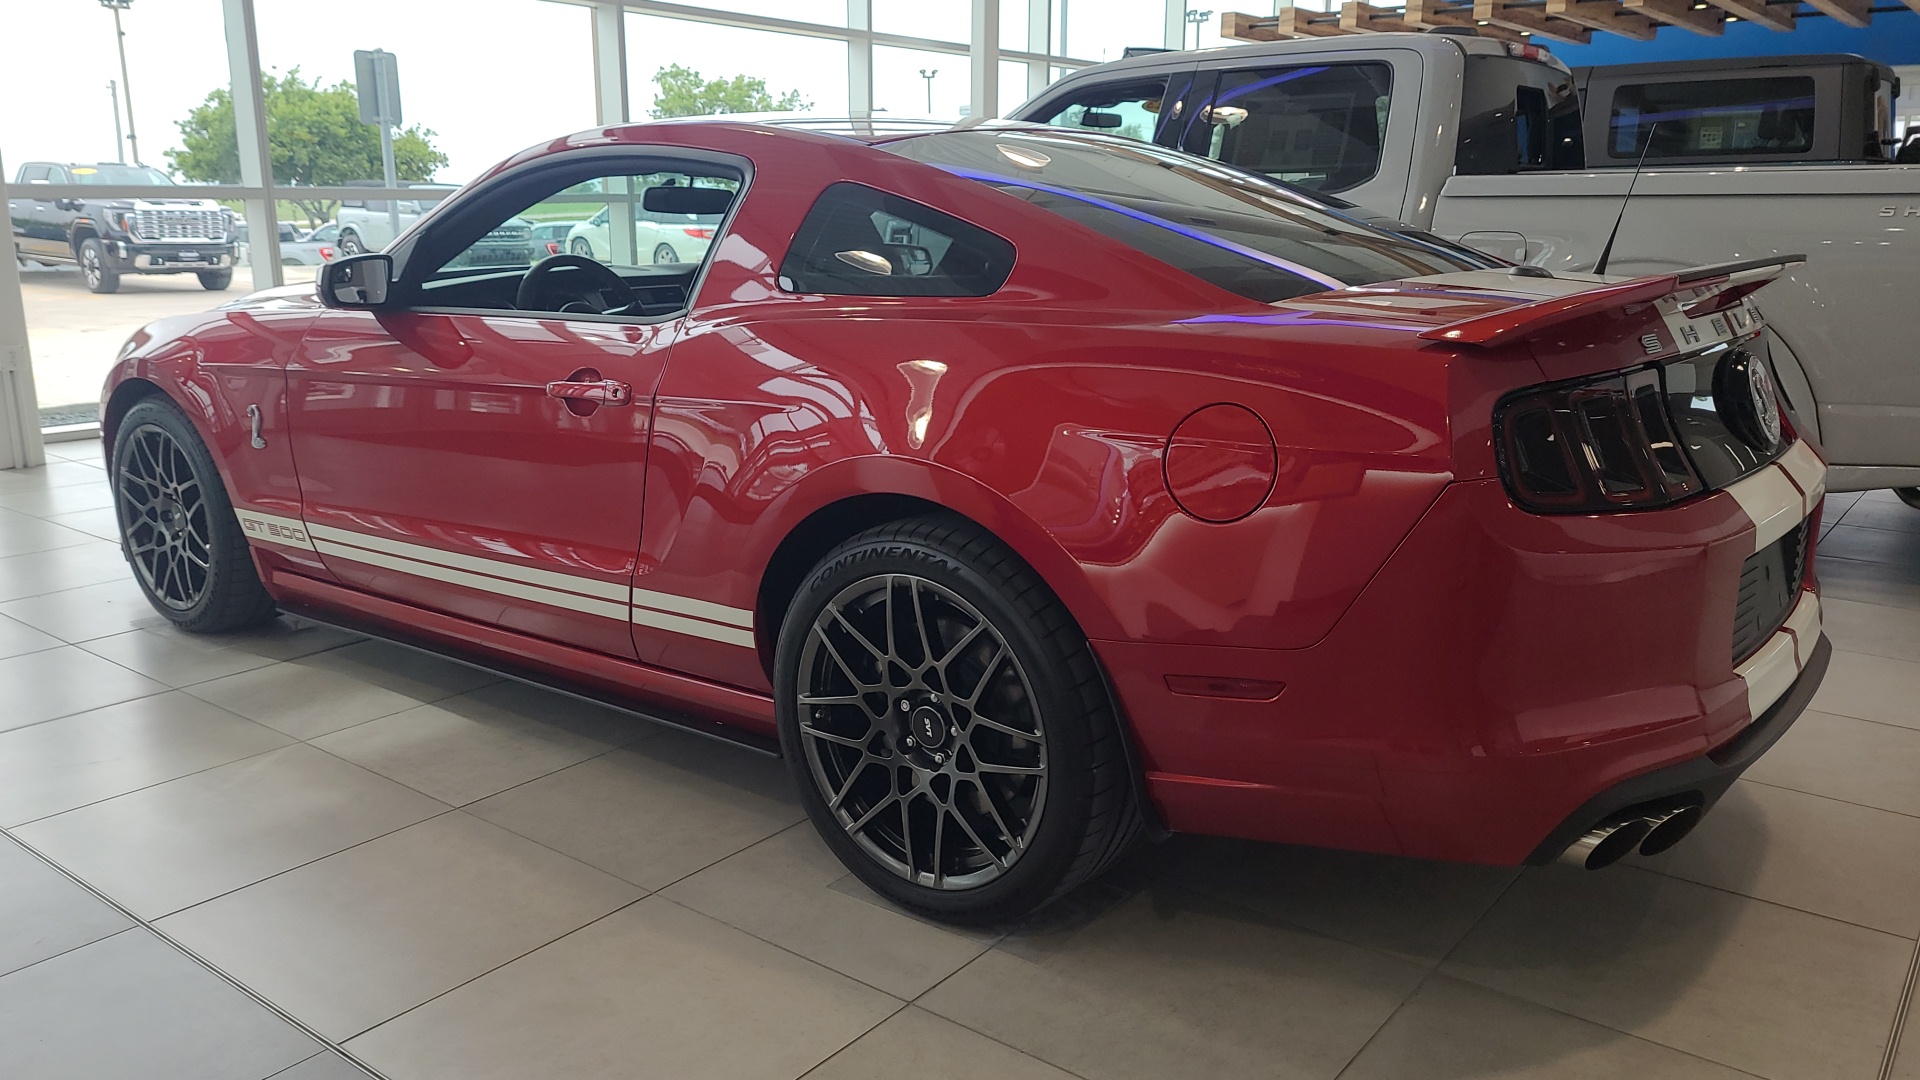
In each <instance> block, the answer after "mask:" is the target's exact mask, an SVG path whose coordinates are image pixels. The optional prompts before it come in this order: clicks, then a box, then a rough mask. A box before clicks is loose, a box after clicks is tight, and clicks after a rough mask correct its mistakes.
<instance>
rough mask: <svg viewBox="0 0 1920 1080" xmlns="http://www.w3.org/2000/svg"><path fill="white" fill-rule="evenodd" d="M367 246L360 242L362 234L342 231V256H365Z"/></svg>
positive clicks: (349, 230) (347, 230) (350, 230)
mask: <svg viewBox="0 0 1920 1080" xmlns="http://www.w3.org/2000/svg"><path fill="white" fill-rule="evenodd" d="M366 250H367V245H366V244H364V243H362V242H361V241H360V234H359V233H357V232H354V231H353V230H352V229H342V230H340V254H342V255H364V254H365V253H366Z"/></svg>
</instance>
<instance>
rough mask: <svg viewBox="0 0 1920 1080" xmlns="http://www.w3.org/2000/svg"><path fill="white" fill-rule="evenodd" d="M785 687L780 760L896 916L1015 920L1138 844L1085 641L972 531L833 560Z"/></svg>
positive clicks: (878, 536) (948, 527) (903, 526)
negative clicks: (895, 907)
mask: <svg viewBox="0 0 1920 1080" xmlns="http://www.w3.org/2000/svg"><path fill="white" fill-rule="evenodd" d="M774 671H775V695H774V696H775V701H776V703H777V704H776V711H777V713H778V718H779V727H780V745H781V748H782V750H784V751H785V754H786V758H787V763H788V767H789V769H790V770H791V771H792V774H793V778H794V781H795V784H796V785H797V786H798V788H799V789H800V800H801V803H802V804H803V805H804V806H805V807H806V809H807V813H808V815H809V816H810V817H811V818H812V819H813V823H814V827H815V828H817V829H818V830H819V831H820V834H821V836H822V837H823V838H824V839H825V840H826V843H827V846H828V847H830V848H832V849H833V852H834V854H835V855H837V856H838V857H839V858H840V861H841V862H842V863H844V864H846V866H847V868H848V869H849V870H851V871H853V873H854V874H855V875H856V876H858V877H859V878H860V879H861V880H862V881H864V882H866V884H867V886H868V887H869V888H871V889H873V890H874V891H875V892H878V893H880V894H881V895H883V896H886V897H888V898H889V899H891V900H893V901H894V902H895V903H897V904H899V905H901V906H902V907H906V908H910V909H912V910H914V911H918V912H921V913H923V914H926V915H929V916H932V917H934V918H939V919H945V920H949V921H952V922H963V923H997V922H1005V921H1007V920H1010V919H1015V918H1019V917H1021V916H1023V915H1026V914H1027V913H1029V912H1031V911H1033V910H1035V909H1037V908H1040V907H1042V906H1044V905H1045V904H1047V903H1049V902H1051V901H1053V900H1055V899H1057V898H1059V897H1060V896H1063V895H1065V894H1066V893H1067V892H1068V891H1070V890H1071V889H1073V888H1075V887H1076V886H1078V885H1080V884H1082V883H1084V882H1086V881H1088V880H1089V879H1091V878H1092V877H1093V876H1094V875H1096V874H1098V873H1100V872H1101V871H1102V870H1104V869H1105V868H1106V867H1107V866H1108V865H1109V864H1111V863H1112V862H1113V860H1114V859H1116V858H1117V857H1118V856H1119V855H1121V854H1122V853H1123V852H1124V851H1125V850H1126V848H1127V846H1128V844H1129V843H1130V842H1131V841H1132V840H1133V838H1134V837H1135V836H1136V835H1137V834H1138V832H1139V830H1140V826H1141V817H1140V813H1139V809H1138V807H1137V806H1136V805H1135V803H1134V796H1133V787H1132V784H1131V783H1130V778H1129V777H1128V775H1127V769H1128V765H1127V755H1126V754H1125V752H1124V749H1123V747H1122V745H1121V742H1120V740H1121V739H1122V738H1123V737H1124V735H1123V733H1122V732H1121V729H1120V723H1119V720H1118V718H1117V717H1116V716H1115V713H1114V709H1113V704H1112V702H1111V700H1110V699H1109V697H1108V695H1107V690H1106V684H1105V681H1104V680H1103V679H1102V678H1101V675H1100V670H1099V668H1098V666H1097V665H1096V664H1095V662H1094V657H1093V650H1092V649H1091V648H1090V647H1089V646H1088V644H1087V639H1086V637H1085V635H1083V634H1082V633H1081V632H1080V628H1079V627H1078V626H1077V625H1075V623H1074V621H1073V619H1072V617H1071V616H1070V615H1069V614H1068V613H1067V610H1066V608H1065V607H1064V606H1063V605H1062V604H1061V603H1060V601H1059V599H1057V598H1056V597H1055V596H1054V595H1053V593H1052V591H1051V590H1049V589H1048V588H1047V587H1046V585H1045V583H1044V582H1042V581H1041V580H1040V578H1039V577H1038V576H1037V575H1036V574H1035V573H1034V572H1033V570H1031V569H1030V568H1028V567H1027V566H1026V564H1024V563H1023V562H1021V561H1020V559H1019V557H1018V556H1016V555H1014V553H1013V552H1012V551H1010V550H1008V549H1007V547H1006V546H1005V545H1004V544H1002V543H1001V542H1000V541H999V540H997V539H996V538H995V537H993V536H992V535H990V534H989V533H987V532H986V531H985V530H983V529H981V528H980V527H979V526H977V525H974V524H973V523H972V522H969V521H964V520H960V519H956V518H951V517H945V516H938V517H931V516H930V517H924V518H914V519H910V520H907V521H900V522H895V523H893V524H889V525H882V526H879V527H877V528H874V529H870V530H868V531H867V532H864V533H862V534H860V535H859V536H856V537H854V538H853V539H851V540H848V541H846V542H845V543H843V544H841V545H840V546H839V547H837V548H835V549H834V550H833V551H831V552H829V553H828V554H827V556H826V557H825V558H824V559H822V560H821V562H820V564H819V565H818V566H817V567H816V568H815V569H814V571H813V572H812V573H811V574H810V575H809V576H808V577H807V579H806V581H805V583H804V584H802V585H801V587H800V591H799V594H798V595H797V596H796V597H795V598H794V601H793V604H792V606H791V607H790V608H789V609H788V611H787V616H786V620H785V622H784V624H783V625H782V626H781V629H780V640H779V646H778V649H777V651H776V655H775V668H774Z"/></svg>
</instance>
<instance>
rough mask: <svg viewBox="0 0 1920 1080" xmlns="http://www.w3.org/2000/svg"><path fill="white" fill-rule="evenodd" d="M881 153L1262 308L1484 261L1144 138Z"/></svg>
mask: <svg viewBox="0 0 1920 1080" xmlns="http://www.w3.org/2000/svg"><path fill="white" fill-rule="evenodd" d="M882 149H885V150H888V151H890V152H892V153H896V154H899V155H901V156H902V157H909V158H913V159H914V160H916V161H924V162H926V163H928V164H931V165H938V166H940V167H942V168H945V169H947V170H949V171H951V172H954V173H957V174H959V175H961V176H965V177H968V178H970V179H974V180H978V181H980V182H982V183H986V184H991V185H993V186H995V187H997V188H999V189H1000V190H1002V191H1004V192H1006V193H1008V194H1010V195H1013V196H1015V197H1017V198H1022V199H1026V200H1027V201H1029V202H1032V203H1033V204H1034V205H1036V206H1040V207H1042V208H1044V209H1047V210H1051V211H1053V212H1054V213H1057V214H1060V215H1061V216H1063V217H1068V218H1071V219H1073V220H1074V221H1076V222H1078V223H1080V224H1082V225H1085V226H1086V227H1088V228H1090V229H1093V230H1095V231H1097V232H1100V233H1103V234H1105V235H1107V236H1109V237H1112V238H1113V239H1116V240H1119V241H1120V242H1122V243H1125V244H1127V245H1129V246H1131V247H1134V248H1137V249H1138V250H1140V251H1142V252H1145V253H1146V254H1148V255H1151V256H1153V257H1154V258H1156V259H1159V260H1161V261H1162V262H1165V263H1168V264H1170V265H1172V266H1175V267H1178V268H1179V269H1181V270H1185V271H1186V272H1188V273H1190V274H1193V275H1194V276H1196V277H1199V278H1202V279H1204V280H1206V281H1209V282H1212V283H1213V284H1215V285H1218V286H1220V287H1221V288H1223V289H1227V290H1229V291H1231V292H1234V293H1237V294H1239V295H1241V296H1244V297H1247V298H1248V299H1251V300H1257V301H1260V302H1262V303H1271V302H1273V301H1275V300H1281V299H1285V298H1287V297H1290V296H1299V295H1302V294H1304V293H1310V292H1321V291H1324V290H1326V289H1337V288H1340V287H1342V286H1345V285H1364V284H1370V283H1372V282H1376V281H1387V280H1392V279H1397V278H1409V277H1422V276H1425V275H1428V274H1444V273H1450V272H1453V271H1456V270H1468V269H1478V268H1481V267H1483V266H1484V265H1485V263H1484V262H1482V261H1480V260H1478V259H1477V258H1475V257H1473V256H1470V255H1465V254H1462V253H1459V252H1456V251H1453V250H1451V249H1449V248H1448V247H1445V246H1442V245H1438V244H1432V243H1428V242H1425V241H1423V240H1421V239H1419V238H1418V237H1416V236H1412V235H1409V234H1404V233H1390V232H1385V231H1383V230H1380V229H1377V228H1374V227H1373V226H1371V225H1368V224H1366V223H1365V222H1363V221H1360V220H1358V219H1357V218H1354V217H1351V216H1348V215H1347V214H1343V213H1340V212H1339V211H1338V210H1335V209H1334V208H1332V207H1331V206H1329V205H1328V204H1327V203H1326V202H1324V201H1320V200H1318V199H1317V198H1316V197H1310V196H1309V195H1307V194H1306V193H1303V192H1300V191H1298V190H1296V189H1293V188H1290V187H1288V186H1286V185H1284V184H1281V183H1278V182H1276V181H1273V180H1270V179H1268V178H1267V177H1264V176H1260V175H1258V174H1255V173H1249V172H1245V171H1242V170H1239V169H1233V168H1228V167H1225V166H1222V165H1216V164H1211V163H1209V162H1207V161H1205V160H1203V159H1199V158H1194V157H1191V156H1189V155H1186V154H1182V153H1179V152H1177V151H1173V150H1168V149H1165V148H1163V147H1159V146H1154V145H1150V144H1142V143H1134V142H1128V141H1126V140H1122V139H1114V138H1110V137H1106V136H1101V135H1095V134H1092V133H1080V132H1064V131H1063V132H1059V133H1057V134H1055V133H1052V132H1042V131H1040V130H1038V129H1028V130H1025V131H1021V130H1000V131H996V130H993V129H991V128H974V129H970V130H966V131H951V132H944V133H941V134H937V135H923V136H913V137H908V138H904V139H898V140H895V141H892V142H889V143H885V144H882Z"/></svg>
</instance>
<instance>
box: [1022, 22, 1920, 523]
mask: <svg viewBox="0 0 1920 1080" xmlns="http://www.w3.org/2000/svg"><path fill="white" fill-rule="evenodd" d="M1825 78H1827V76H1825V75H1821V74H1819V73H1818V72H1815V71H1813V70H1811V69H1809V70H1796V69H1794V68H1792V67H1790V66H1787V67H1780V68H1777V69H1768V68H1765V67H1764V66H1763V65H1760V64H1759V63H1758V62H1756V69H1755V70H1753V71H1751V72H1748V73H1745V74H1744V75H1743V77H1741V78H1738V79H1733V80H1728V79H1726V78H1724V77H1723V78H1721V79H1718V80H1716V81H1715V82H1714V83H1713V85H1712V86H1706V85H1702V84H1701V83H1700V81H1699V80H1692V79H1688V78H1685V77H1680V76H1649V81H1647V82H1639V83H1633V82H1627V83H1622V82H1619V81H1617V80H1616V81H1615V82H1612V83H1609V84H1608V86H1607V89H1606V90H1605V91H1604V92H1600V91H1599V90H1598V89H1597V87H1595V88H1590V90H1589V97H1588V100H1587V102H1586V108H1587V109H1589V110H1605V111H1606V113H1607V115H1608V118H1609V119H1608V125H1607V127H1606V128H1604V129H1603V130H1605V131H1607V132H1609V133H1610V134H1611V136H1612V137H1611V138H1610V139H1609V140H1608V141H1607V144H1606V145H1604V146H1593V145H1591V144H1590V143H1591V140H1589V139H1588V138H1587V137H1585V136H1584V135H1583V131H1582V123H1581V107H1582V106H1581V101H1580V95H1579V94H1578V92H1577V91H1576V89H1575V86H1574V79H1573V77H1572V75H1571V73H1570V72H1569V71H1568V69H1567V68H1566V66H1565V65H1563V64H1561V63H1560V62H1559V61H1558V60H1555V59H1554V58H1552V57H1551V56H1550V55H1548V54H1547V53H1546V52H1545V51H1544V50H1541V49H1538V48H1535V47H1533V46H1520V45H1509V44H1507V43H1504V42H1501V41H1496V40H1493V39H1490V38H1482V37H1475V36H1465V35H1455V34H1438V33H1427V34H1360V35H1351V36H1344V37H1329V38H1316V39H1308V40H1292V41H1279V42H1271V43H1262V44H1250V45H1240V46H1233V47H1229V48H1221V49H1210V50H1203V51H1196V52H1170V53H1161V54H1156V55H1151V56H1144V57H1139V58H1135V59H1131V60H1122V61H1118V62H1115V63H1111V64H1103V65H1100V66H1098V67H1092V68H1086V69H1083V70H1081V71H1079V72H1076V73H1074V74H1072V75H1069V76H1067V77H1066V78H1064V79H1062V80H1061V81H1060V82H1058V83H1055V84H1054V85H1053V86H1051V87H1049V88H1048V89H1047V90H1046V92H1045V93H1043V94H1041V95H1040V96H1039V97H1037V98H1035V99H1034V100H1032V101H1030V102H1028V103H1027V104H1025V105H1022V106H1021V107H1020V108H1018V109H1016V110H1014V111H1013V113H1012V114H1011V115H1012V118H1014V119H1020V120H1030V121H1037V122H1042V123H1048V124H1053V125H1056V126H1062V127H1074V128H1090V129H1096V130H1107V131H1111V132H1112V133H1114V134H1120V135H1131V136H1133V137H1136V138H1141V139H1150V140H1152V141H1155V142H1158V143H1161V144H1162V145H1166V146H1177V147H1180V148H1182V149H1185V150H1188V151H1191V152H1194V153H1198V154H1204V155H1207V156H1209V157H1212V158H1214V159H1216V160H1220V161H1223V162H1226V163H1229V164H1232V165H1236V166H1239V167H1241V168H1245V169H1251V170H1254V171H1258V172H1262V173H1266V174H1268V175H1271V176H1274V177H1277V178H1279V179H1283V180H1289V181H1292V182H1294V183H1296V184H1299V185H1301V186H1302V187H1305V188H1309V189H1312V190H1314V191H1317V192H1319V193H1321V194H1323V195H1327V196H1334V197H1337V198H1338V199H1344V200H1347V201H1349V202H1352V203H1355V204H1357V205H1359V206H1361V207H1363V208H1365V209H1367V210H1370V211H1372V212H1374V213H1376V214H1382V215H1386V216H1389V217H1394V218H1398V219H1399V220H1401V221H1403V222H1406V223H1407V224H1408V226H1410V227H1411V228H1412V229H1415V230H1428V231H1431V232H1433V233H1437V234H1439V235H1440V236H1444V237H1447V238H1449V239H1454V240H1460V241H1462V242H1464V243H1466V244H1469V245H1472V246H1474V247H1478V248H1480V249H1481V250H1484V251H1487V252H1489V253H1490V254H1494V255H1498V256H1501V257H1503V258H1506V259H1509V260H1512V261H1515V262H1527V263H1532V264H1534V265H1537V266H1541V267H1545V268H1546V269H1548V270H1550V271H1553V272H1556V273H1558V272H1562V271H1587V270H1592V269H1593V268H1594V266H1595V264H1596V262H1598V260H1599V258H1600V255H1601V252H1602V249H1603V248H1605V247H1606V244H1607V238H1608V236H1609V234H1610V233H1611V232H1612V230H1613V227H1614V221H1615V218H1616V216H1618V215H1619V214H1620V213H1621V209H1622V201H1623V200H1624V199H1625V198H1626V196H1627V192H1628V185H1629V183H1633V184H1634V187H1633V197H1632V200H1631V202H1630V204H1629V205H1627V206H1626V208H1625V216H1624V219H1623V220H1622V221H1621V225H1620V229H1619V235H1618V237H1617V239H1616V240H1615V242H1614V245H1613V249H1612V253H1611V258H1610V259H1609V260H1608V262H1607V266H1606V272H1607V273H1609V274H1624V275H1638V274H1649V273H1654V272H1666V271H1672V270H1675V269H1680V268H1685V267H1691V266H1699V265H1701V264H1704V263H1716V262H1723V261H1729V260H1734V259H1750V258H1754V257H1758V256H1765V255H1781V254H1804V255H1806V257H1807V259H1806V263H1805V264H1804V265H1802V266H1799V267H1796V268H1795V269H1793V270H1791V271H1789V272H1788V273H1787V274H1785V275H1783V276H1782V278H1781V279H1780V280H1779V281H1778V282H1776V283H1775V284H1774V285H1773V287H1771V288H1769V289H1768V290H1767V294H1766V297H1765V303H1764V305H1763V306H1764V308H1765V310H1766V315H1767V320H1768V324H1769V326H1770V328H1771V331H1772V332H1773V333H1774V335H1775V340H1774V341H1773V344H1772V353H1773V358H1774V361H1775V364H1776V367H1777V369H1778V375H1779V383H1780V385H1781V387H1782V390H1783V393H1784V396H1785V398H1786V403H1787V406H1788V413H1789V416H1790V417H1791V418H1792V420H1793V422H1794V424H1795V426H1796V427H1798V428H1799V429H1800V430H1801V431H1802V432H1806V433H1809V434H1811V435H1812V436H1813V437H1814V439H1815V441H1816V442H1818V443H1819V444H1820V445H1821V446H1822V448H1823V449H1824V450H1825V452H1826V456H1827V458H1828V460H1829V461H1830V462H1831V465H1832V471H1831V472H1830V473H1829V476H1828V487H1829V488H1830V489H1832V490H1835V491H1852V490H1864V489H1869V488H1888V487H1890V488H1896V489H1902V490H1901V494H1902V497H1903V498H1907V500H1908V501H1909V502H1910V503H1913V504H1914V505H1917V506H1920V355H1916V353H1917V352H1920V350H1916V348H1915V342H1914V331H1915V329H1916V326H1917V325H1920V324H1917V323H1916V321H1915V312H1914V311H1913V310H1912V309H1909V308H1908V307H1907V306H1906V305H1907V304H1909V303H1912V302H1913V300H1912V299H1911V296H1912V293H1911V290H1912V288H1913V283H1914V282H1915V281H1916V280H1920V167H1914V166H1907V165H1894V164H1887V163H1885V161H1884V159H1883V151H1882V150H1881V148H1880V144H1879V139H1880V138H1883V137H1885V136H1886V135H1890V133H1891V120H1892V116H1891V107H1890V101H1888V102H1887V103H1886V104H1885V106H1884V117H1885V123H1884V124H1883V125H1880V126H1878V130H1877V131H1875V132H1870V133H1869V135H1870V136H1871V137H1869V138H1863V139H1862V140H1860V143H1861V145H1860V146H1859V147H1858V149H1855V148H1853V147H1851V146H1848V147H1837V148H1834V149H1832V150H1831V151H1830V152H1827V153H1824V154H1823V153H1819V152H1818V151H1819V150H1820V149H1821V148H1820V147H1819V146H1818V145H1816V144H1817V143H1818V142H1819V141H1820V140H1821V139H1823V138H1828V136H1825V135H1823V134H1822V133H1830V132H1832V131H1834V130H1836V129H1837V128H1838V127H1839V126H1840V125H1839V119H1838V117H1837V115H1834V114H1835V113H1836V112H1837V110H1838V109H1839V108H1840V104H1839V103H1840V99H1841V94H1840V93H1838V92H1837V91H1838V90H1839V88H1838V87H1837V86H1833V87H1830V86H1827V85H1826V84H1825V83H1823V82H1822V81H1821V80H1822V79H1825ZM1848 93H1852V91H1851V90H1849V91H1848ZM1596 94H1597V95H1598V96H1596ZM1853 96H1854V97H1855V98H1858V94H1854V95H1853ZM1886 96H1887V97H1888V98H1890V95H1886ZM1602 97H1604V98H1606V100H1601V98H1602ZM1866 107H1867V108H1868V109H1870V110H1873V112H1874V114H1875V115H1876V116H1878V115H1880V114H1881V110H1882V108H1883V106H1882V104H1881V102H1880V101H1879V100H1873V101H1871V102H1870V103H1869V104H1868V105H1867V106H1866ZM1656 124H1658V125H1660V126H1659V127H1658V128H1656V127H1655V125H1656ZM1589 128H1591V125H1589ZM1649 130H1653V131H1654V132H1655V137H1654V139H1653V141H1652V144H1651V145H1652V149H1651V150H1650V151H1649V154H1648V158H1647V163H1646V166H1645V168H1644V170H1642V171H1641V172H1640V173H1639V177H1638V180H1637V182H1635V181H1634V174H1635V168H1634V166H1635V164H1636V161H1637V159H1638V157H1639V152H1640V150H1641V149H1642V148H1643V147H1646V146H1648V140H1647V133H1648V131H1649ZM1829 141H1830V139H1829ZM1795 148H1800V149H1802V150H1804V152H1805V153H1806V154H1807V155H1808V159H1809V160H1819V161H1820V162H1821V163H1818V164H1812V163H1792V162H1781V161H1779V160H1778V159H1779V158H1781V157H1782V156H1787V157H1791V156H1793V151H1794V150H1795ZM1876 155H1882V160H1874V156H1876ZM1667 158H1673V159H1675V160H1677V161H1679V162H1685V163H1674V161H1668V160H1665V159H1667ZM1850 159H1857V160H1850ZM1591 165H1599V166H1600V167H1590V166H1591Z"/></svg>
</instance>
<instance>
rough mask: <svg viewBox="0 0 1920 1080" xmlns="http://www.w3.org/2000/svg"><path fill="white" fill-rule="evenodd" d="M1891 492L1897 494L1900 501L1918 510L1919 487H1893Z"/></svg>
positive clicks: (1919, 501) (1919, 505) (1919, 500)
mask: <svg viewBox="0 0 1920 1080" xmlns="http://www.w3.org/2000/svg"><path fill="white" fill-rule="evenodd" d="M1893 493H1894V494H1895V495H1897V496H1899V498H1900V501H1901V502H1903V503H1906V504H1907V505H1908V506H1911V507H1913V508H1914V509H1915V510H1920V487H1908V488H1894V489H1893Z"/></svg>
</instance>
